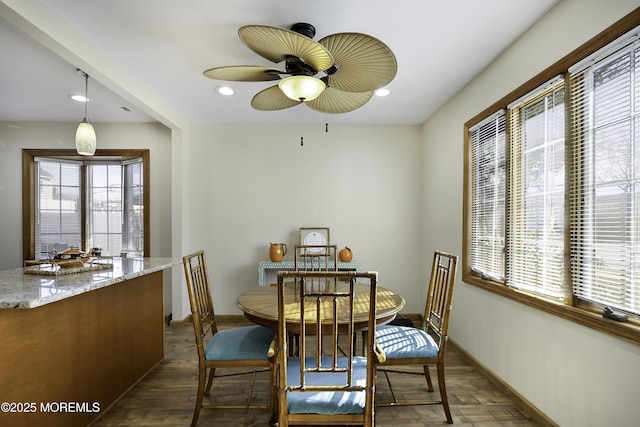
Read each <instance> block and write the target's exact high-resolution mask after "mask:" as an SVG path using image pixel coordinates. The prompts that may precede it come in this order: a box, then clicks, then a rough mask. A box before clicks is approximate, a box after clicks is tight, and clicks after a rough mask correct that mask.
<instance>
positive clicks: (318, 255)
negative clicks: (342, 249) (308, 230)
mask: <svg viewBox="0 0 640 427" xmlns="http://www.w3.org/2000/svg"><path fill="white" fill-rule="evenodd" d="M337 249H338V247H337V245H296V246H295V252H294V266H295V269H296V271H337V270H338V250H337Z"/></svg>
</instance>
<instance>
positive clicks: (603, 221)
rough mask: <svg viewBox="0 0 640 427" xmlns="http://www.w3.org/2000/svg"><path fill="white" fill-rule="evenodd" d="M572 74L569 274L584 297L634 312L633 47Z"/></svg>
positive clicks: (639, 242)
mask: <svg viewBox="0 0 640 427" xmlns="http://www.w3.org/2000/svg"><path fill="white" fill-rule="evenodd" d="M589 63H590V65H588V66H581V67H579V68H577V69H576V71H574V72H572V74H571V79H570V93H571V99H570V102H571V113H570V114H571V127H570V132H571V136H572V139H573V147H574V152H573V159H574V169H575V172H574V174H573V180H574V181H575V183H574V187H572V191H571V192H570V212H571V216H570V218H571V220H570V221H571V253H572V259H571V275H572V282H573V290H574V293H575V295H576V296H577V297H578V298H580V299H583V300H587V301H593V302H596V303H599V304H604V305H611V306H613V307H616V308H619V309H622V310H626V311H629V312H632V313H640V295H639V294H640V280H639V277H638V275H639V273H640V129H639V124H640V123H639V119H640V116H639V114H640V94H639V91H640V87H639V85H640V73H639V71H640V48H639V46H638V42H637V41H636V39H635V38H634V37H631V38H630V37H626V39H625V40H623V41H621V42H618V43H617V46H616V49H611V48H608V50H607V52H606V55H600V57H596V58H594V59H590V61H589Z"/></svg>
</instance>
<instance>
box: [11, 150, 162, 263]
mask: <svg viewBox="0 0 640 427" xmlns="http://www.w3.org/2000/svg"><path fill="white" fill-rule="evenodd" d="M37 157H52V158H56V157H57V158H61V159H71V160H80V161H84V162H91V161H92V159H95V160H96V161H99V160H109V159H110V158H111V159H112V160H113V159H123V158H133V157H139V158H141V159H142V166H143V191H144V194H143V203H144V206H145V209H144V214H143V221H144V256H145V257H148V256H150V253H151V236H150V224H151V221H150V218H151V209H150V206H151V205H150V201H151V197H150V194H151V190H150V189H151V179H150V177H151V173H150V163H149V159H150V152H149V150H148V149H143V150H134V149H126V150H118V149H97V150H96V153H95V155H94V156H93V157H85V156H80V155H78V153H77V152H76V150H72V149H63V150H56V149H23V150H22V259H23V261H26V260H31V259H35V253H36V250H35V200H34V197H35V193H34V188H35V187H34V185H35V182H34V168H35V158H37ZM82 179H84V178H82ZM81 215H82V223H83V224H86V218H85V215H86V212H85V209H82V214H81Z"/></svg>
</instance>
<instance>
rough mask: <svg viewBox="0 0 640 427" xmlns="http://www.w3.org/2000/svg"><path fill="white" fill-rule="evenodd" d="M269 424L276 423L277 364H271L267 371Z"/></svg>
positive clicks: (273, 425) (272, 425) (275, 424)
mask: <svg viewBox="0 0 640 427" xmlns="http://www.w3.org/2000/svg"><path fill="white" fill-rule="evenodd" d="M269 372H270V373H269V426H271V427H275V426H277V425H278V365H277V364H275V363H272V364H271V369H270V371H269Z"/></svg>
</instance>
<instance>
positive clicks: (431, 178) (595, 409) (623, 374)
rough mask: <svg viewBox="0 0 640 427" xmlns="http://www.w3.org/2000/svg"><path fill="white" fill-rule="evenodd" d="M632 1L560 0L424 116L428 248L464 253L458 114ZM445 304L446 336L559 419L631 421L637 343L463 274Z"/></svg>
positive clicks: (591, 32) (474, 109) (464, 116)
mask: <svg viewBox="0 0 640 427" xmlns="http://www.w3.org/2000/svg"><path fill="white" fill-rule="evenodd" d="M638 6H640V4H639V3H638V2H637V1H623V0H613V1H607V2H603V1H599V0H562V1H561V2H560V3H559V4H558V6H556V7H555V8H554V9H552V10H551V11H550V12H549V13H548V14H547V15H546V16H545V17H543V18H542V19H541V20H540V21H539V22H538V23H537V24H536V25H535V26H534V27H533V28H531V29H530V30H529V31H528V32H527V33H526V34H525V35H524V36H523V37H522V38H521V39H520V40H518V41H517V42H516V43H515V44H514V45H513V46H512V47H510V48H509V49H508V50H507V51H506V52H505V53H504V54H503V55H501V56H500V57H499V58H498V59H497V60H496V61H495V62H494V63H493V64H492V65H491V66H490V67H489V68H488V69H487V70H485V71H484V72H483V73H482V74H480V75H479V76H478V77H477V78H476V79H475V80H474V81H473V82H472V83H471V84H469V85H468V86H467V87H466V88H465V89H464V90H462V91H461V92H460V93H459V94H458V95H457V96H455V97H454V98H452V99H451V100H450V101H449V102H448V103H447V104H446V105H445V106H444V107H443V108H442V109H441V110H440V111H438V112H437V113H436V114H435V115H434V116H433V117H431V118H430V119H429V120H428V121H427V122H426V123H425V125H424V127H423V138H424V178H425V191H424V195H423V203H424V212H425V215H424V222H423V225H424V227H423V237H424V249H425V252H426V253H429V252H431V251H433V249H435V248H438V247H445V248H451V249H452V250H453V251H454V252H456V253H462V235H461V226H462V209H461V208H462V173H463V170H462V167H463V124H464V122H466V121H467V120H469V119H470V118H471V117H473V116H474V115H476V114H477V113H479V112H480V111H482V110H483V109H484V108H486V107H488V106H489V105H491V104H492V103H493V102H495V101H497V100H498V99H500V98H502V97H503V96H505V95H506V94H508V93H509V92H510V91H512V90H513V89H515V88H516V87H518V86H519V85H520V84H522V83H524V82H525V81H526V80H528V79H529V78H531V77H533V76H534V75H535V74H536V73H538V72H539V71H541V70H542V69H544V68H545V67H547V66H549V65H551V64H552V63H553V62H555V61H556V60H558V59H559V58H561V57H562V56H563V55H565V54H567V53H569V52H570V51H571V50H573V49H574V48H577V47H578V46H579V45H581V44H582V43H584V42H586V41H587V40H588V39H590V38H591V37H593V36H595V35H596V34H597V33H598V32H600V31H602V30H603V29H605V28H606V27H607V26H609V25H611V24H612V23H613V22H615V21H617V20H618V19H620V18H622V17H623V16H625V15H626V14H627V13H629V12H630V11H632V10H633V9H634V8H636V7H638ZM576 22H581V25H574V23H576ZM445 183H446V184H445ZM436 200H441V201H442V205H441V206H440V205H439V206H437V207H436V206H435V204H434V201H436ZM453 313H454V314H453V318H452V324H451V331H450V332H451V337H452V339H453V340H454V341H455V342H457V343H458V344H460V345H461V346H462V347H464V348H465V349H466V350H467V351H468V352H470V353H471V354H473V356H474V357H475V358H477V359H478V360H479V361H480V362H481V363H482V364H484V365H485V366H487V367H488V368H489V369H490V370H492V371H493V372H495V373H496V374H497V375H498V376H500V377H501V378H502V379H503V380H504V381H505V382H507V383H508V384H509V385H510V386H511V387H513V388H514V389H515V390H516V391H517V392H519V393H520V394H521V395H523V396H524V397H525V398H526V399H527V400H529V401H530V402H531V403H533V404H534V405H536V406H537V407H538V408H539V409H540V410H541V411H543V412H544V413H545V414H547V415H548V416H549V417H550V418H552V419H553V420H554V421H555V422H557V423H558V424H559V425H561V426H576V427H582V426H594V427H595V426H631V425H637V423H638V420H639V419H640V405H638V403H637V388H638V384H640V369H639V367H640V346H638V345H637V344H632V343H630V342H627V341H624V340H620V339H617V338H612V337H610V336H608V335H606V334H603V333H600V332H596V331H593V330H591V329H588V328H585V327H582V326H579V325H577V324H575V323H572V322H568V321H566V320H562V319H560V318H557V317H555V316H551V315H549V314H546V313H543V312H540V311H539V310H534V309H531V308H529V307H527V306H525V305H522V304H518V303H515V302H513V301H511V300H508V299H505V298H501V297H498V296H496V295H493V294H490V293H487V292H485V291H483V290H481V289H478V288H476V287H473V286H470V285H466V284H464V283H458V286H457V289H456V291H455V298H454V309H453Z"/></svg>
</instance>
